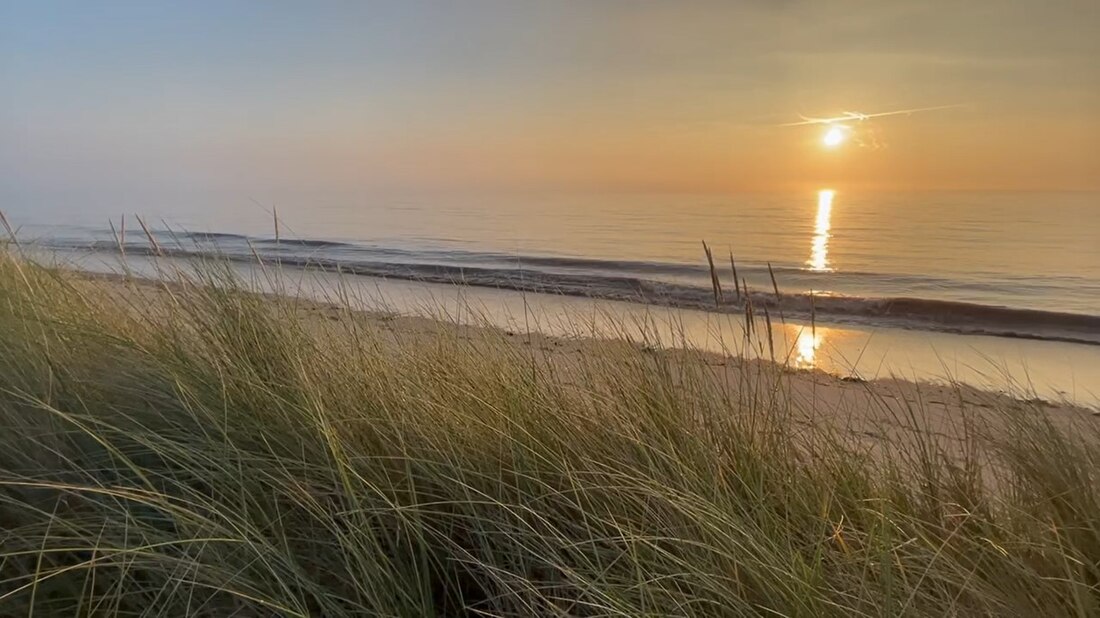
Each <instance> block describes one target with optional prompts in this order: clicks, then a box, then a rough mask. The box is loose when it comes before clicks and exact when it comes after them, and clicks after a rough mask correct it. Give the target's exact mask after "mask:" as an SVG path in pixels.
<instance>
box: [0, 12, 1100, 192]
mask: <svg viewBox="0 0 1100 618" xmlns="http://www.w3.org/2000/svg"><path fill="white" fill-rule="evenodd" d="M0 6H2V8H0V91H2V92H3V93H4V94H3V96H0V195H3V196H5V197H6V198H7V199H17V200H33V199H38V198H41V199H46V198H48V197H51V196H52V197H53V198H56V197H57V196H65V195H84V196H101V197H103V199H108V198H110V199H115V198H118V197H119V196H123V195H131V196H132V195H142V196H145V195H150V196H152V195H158V194H166V193H171V192H173V191H191V190H195V188H196V187H199V188H201V189H202V190H203V191H204V192H206V193H215V194H224V195H238V194H245V193H247V194H249V195H256V194H260V195H265V196H271V197H273V198H278V197H279V196H280V195H283V194H288V195H291V194H292V195H309V194H310V192H312V191H322V190H323V191H327V192H340V191H348V192H364V191H372V190H406V189H408V190H420V189H444V190H451V189H454V190H470V191H493V190H508V191H511V190H533V191H542V190H552V191H568V190H581V191H605V190H606V191H683V192H713V191H742V190H751V191H769V190H786V189H792V188H802V187H808V186H809V187H813V186H823V185H829V186H836V187H866V188H876V189H991V190H1018V189H1023V190H1030V189H1100V121H1098V119H1097V112H1098V111H1100V66H1098V64H1097V60H1096V59H1097V58H1100V2H1096V1H1095V0H1057V1H1053V2H1046V1H1038V0H976V1H970V2H947V1H944V0H933V1H930V2H911V1H909V0H883V1H881V2H859V1H855V0H842V1H836V2H811V1H801V0H750V1H746V2H725V1H723V2H717V1H715V2H702V1H697V2H691V1H681V2H656V1H648V0H637V1H628V0H607V1H605V2H590V1H580V0H574V1H565V0H563V1H560V2H545V3H526V2H512V1H506V0H500V1H490V0H480V1H471V2H463V3H451V2H446V3H445V2H420V1H412V2H401V3H396V2H395V3H386V4H377V3H375V4H361V5H359V6H351V5H350V4H349V5H343V6H336V5H335V4H329V3H325V6H323V7H320V6H314V5H313V4H312V3H301V4H292V3H257V4H255V5H246V4H244V3H223V2H195V3H186V4H167V3H166V4H161V3H155V2H152V3H142V4H141V5H140V6H138V5H136V4H135V3H105V4H98V3H97V5H96V6H95V7H92V6H91V5H89V4H86V3H75V2H74V3H50V2H42V3H14V2H13V3H5V4H2V5H0ZM948 104H958V105H960V107H957V108H952V109H947V110H939V111H930V112H925V113H918V114H913V115H911V116H892V117H887V118H879V119H871V120H868V121H866V122H864V123H859V126H858V127H857V128H858V131H859V133H858V135H859V139H857V140H849V141H847V142H846V143H845V144H843V145H842V146H841V147H839V148H837V149H832V150H830V149H826V148H823V147H822V145H821V143H820V140H821V135H822V134H823V132H824V130H825V127H822V126H801V127H779V126H776V125H778V124H781V123H785V122H792V121H797V120H798V118H799V116H798V115H799V114H805V115H812V116H830V115H835V114H839V113H840V112H843V111H858V112H864V113H872V112H880V111H890V110H895V109H902V108H912V107H925V106H938V105H948Z"/></svg>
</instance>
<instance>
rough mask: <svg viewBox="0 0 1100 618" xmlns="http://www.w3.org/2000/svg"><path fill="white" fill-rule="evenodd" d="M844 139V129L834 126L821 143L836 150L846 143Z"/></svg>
mask: <svg viewBox="0 0 1100 618" xmlns="http://www.w3.org/2000/svg"><path fill="white" fill-rule="evenodd" d="M844 138H845V135H844V128H843V127H840V126H837V125H833V126H831V127H829V130H828V131H826V132H825V137H823V138H822V139H821V141H822V143H824V144H825V146H826V147H827V148H836V147H837V146H839V145H840V144H841V143H843V142H844Z"/></svg>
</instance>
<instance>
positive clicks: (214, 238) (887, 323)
mask: <svg viewBox="0 0 1100 618" xmlns="http://www.w3.org/2000/svg"><path fill="white" fill-rule="evenodd" d="M188 239H190V241H191V242H194V243H195V247H194V248H193V249H192V248H184V247H183V246H182V243H183V242H185V241H187V240H188ZM169 240H170V241H172V242H175V243H177V245H179V246H174V247H173V246H161V245H157V246H150V245H149V244H148V242H146V241H144V240H143V241H137V242H134V241H131V242H128V243H126V245H125V247H124V251H120V250H119V245H118V244H115V243H113V242H107V241H97V242H94V243H92V244H90V245H88V244H74V245H65V244H64V243H62V244H59V245H56V246H51V245H49V244H47V246H46V247H45V249H46V250H48V251H75V252H88V253H103V254H105V255H113V256H114V257H116V258H119V259H121V258H125V259H127V260H129V259H132V258H135V257H136V258H143V259H165V258H167V259H179V260H196V259H198V260H201V259H207V258H212V257H213V258H217V259H221V260H226V261H230V262H233V263H236V264H239V265H242V266H245V267H251V266H254V265H255V264H256V260H257V257H259V258H260V259H263V260H265V261H268V262H269V263H275V264H278V265H280V266H281V267H290V268H294V269H302V270H324V271H329V272H341V273H344V274H347V275H355V276H361V277H373V278H385V279H391V280H394V279H396V280H404V281H411V282H417V283H429V284H438V285H466V286H472V287H479V288H485V289H504V290H510V291H514V292H517V293H521V294H522V293H534V294H554V295H561V296H570V297H575V298H583V299H589V300H604V301H616V302H629V303H637V304H645V305H649V306H660V307H667V308H671V309H679V310H692V311H706V312H711V313H715V314H718V315H741V316H744V315H746V312H747V311H749V312H750V313H751V311H752V310H755V313H756V314H760V313H762V312H763V311H766V310H769V309H770V311H771V313H772V314H773V315H784V314H785V315H786V316H787V317H788V318H790V319H792V320H797V321H801V322H807V323H809V322H811V321H815V320H816V321H820V322H823V323H829V324H835V325H838V326H856V327H867V328H876V327H885V328H895V329H904V330H912V331H914V332H930V333H945V334H954V335H968V336H989V337H1000V338H1007V339H1024V340H1031V341H1050V342H1060V343H1071V344H1078V345H1089V346H1098V347H1100V315H1093V314H1088V313H1081V312H1075V311H1067V310H1053V309H1038V308H1033V307H1021V306H1011V305H1006V304H991V303H980V302H969V301H962V300H952V299H945V298H924V297H917V296H910V295H904V294H902V295H897V296H879V297H865V296H853V295H848V294H841V293H832V292H828V291H824V292H820V293H817V294H814V293H808V292H798V291H790V290H787V291H784V290H780V293H779V295H778V296H777V295H776V294H775V292H774V291H773V285H774V283H775V277H774V274H773V273H772V272H771V270H770V267H769V268H768V269H762V267H761V266H760V265H758V264H745V265H742V266H741V269H742V270H745V269H750V270H754V271H759V272H756V275H757V276H758V277H764V278H765V279H770V281H771V283H767V284H766V285H763V286H762V287H759V285H760V284H759V282H757V284H755V285H758V287H756V288H752V289H751V290H750V288H749V286H748V284H747V283H745V290H744V293H742V291H741V289H740V287H739V286H740V284H738V287H737V290H736V295H734V294H732V293H730V292H731V291H730V290H728V289H727V290H726V294H724V295H722V294H721V292H719V293H718V294H716V293H715V291H714V290H713V289H712V288H711V287H705V286H700V285H692V284H688V283H686V280H681V279H680V278H679V275H683V274H684V273H679V275H678V276H677V277H672V278H667V279H661V278H648V276H649V275H652V274H655V273H647V272H646V269H644V268H642V269H641V270H639V266H638V264H641V263H633V262H619V261H601V260H597V259H590V258H567V257H539V256H524V257H523V258H522V260H521V261H520V264H521V265H520V266H519V268H518V269H517V268H516V265H515V264H508V265H505V264H504V262H506V261H507V260H506V259H505V256H501V255H498V254H492V253H489V254H485V256H487V257H486V258H485V259H488V260H489V261H487V262H485V263H484V264H479V263H472V264H466V265H459V264H448V263H443V262H439V263H436V262H431V263H429V262H420V261H408V260H409V258H412V257H414V256H415V252H410V253H408V255H403V254H400V253H399V254H397V255H394V256H393V258H395V259H391V260H388V261H378V260H377V259H356V260H345V259H338V258H335V257H331V256H329V257H326V256H325V254H324V253H322V252H323V251H325V250H328V249H338V250H339V249H348V250H356V251H362V250H364V248H361V247H357V246H355V245H351V244H347V243H343V242H334V241H301V240H299V241H294V240H287V241H275V240H271V239H264V238H251V237H246V236H240V235H235V234H224V233H218V234H212V233H183V234H182V235H180V236H176V235H173V236H171V237H170V238H166V239H163V241H164V242H168V241H169ZM219 242H237V243H247V246H246V247H244V248H238V249H231V248H230V247H228V246H223V245H222V244H219ZM203 243H208V244H209V246H204V244H203ZM379 251H381V250H379ZM394 251H397V250H395V249H387V250H385V251H382V254H388V253H391V252H394ZM475 255H481V254H475ZM368 257H369V255H368ZM375 257H376V258H377V257H378V256H375ZM400 258H403V259H405V260H406V261H401V260H400ZM489 258H491V259H489ZM516 259H517V260H518V259H520V258H518V257H517V258H516ZM444 261H445V260H444ZM528 262H530V264H529V266H530V268H529V269H525V268H523V265H525V264H527V263H528ZM541 262H546V263H547V264H545V265H542V266H540V263H541ZM559 262H560V263H561V266H560V267H559V266H557V264H558V263H559ZM489 264H496V266H489ZM582 264H583V265H585V266H584V267H583V268H581V266H580V265H582ZM617 264H625V265H627V266H629V265H631V264H634V267H633V269H632V268H627V269H626V270H624V271H623V272H621V273H620V272H614V267H615V265H617ZM601 265H602V266H601ZM651 266H656V265H651ZM665 266H666V267H675V268H676V269H677V270H680V269H687V270H688V271H690V272H692V273H694V276H698V277H703V276H709V275H706V270H705V267H701V266H689V265H685V264H667V265H665ZM607 268H611V269H612V270H606V269H607ZM605 270H606V272H605ZM718 270H719V272H717V273H716V275H717V279H718V280H719V281H720V282H721V280H722V279H723V278H725V277H727V276H728V275H729V273H727V272H723V271H722V270H721V269H718ZM777 270H778V271H780V279H781V280H782V277H783V272H782V271H783V270H784V269H782V268H779V269H777ZM589 271H591V272H589ZM798 272H802V271H798ZM598 273H603V274H598ZM728 283H729V282H728V281H726V282H723V283H720V285H723V286H728ZM811 289H812V288H811ZM720 296H721V297H722V300H721V302H717V301H718V300H719V297H720ZM750 304H751V305H753V307H752V308H751V309H750V308H749V307H748V305H750ZM757 317H759V315H758V316H757Z"/></svg>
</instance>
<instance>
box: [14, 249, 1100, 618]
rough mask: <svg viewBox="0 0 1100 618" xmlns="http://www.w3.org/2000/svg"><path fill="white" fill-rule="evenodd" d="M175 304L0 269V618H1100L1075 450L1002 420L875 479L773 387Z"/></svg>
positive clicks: (193, 297) (260, 305) (1081, 447)
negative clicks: (564, 361) (961, 451)
mask: <svg viewBox="0 0 1100 618" xmlns="http://www.w3.org/2000/svg"><path fill="white" fill-rule="evenodd" d="M175 280H176V281H175V283H174V284H173V285H172V286H165V287H163V289H161V290H160V291H159V292H150V291H149V290H148V288H147V287H146V288H139V287H135V288H134V289H133V290H131V291H130V292H126V293H118V292H117V291H116V292H110V291H108V288H107V286H103V285H100V284H95V283H89V282H88V281H87V280H85V279H81V278H79V277H76V276H74V275H71V274H68V273H65V272H61V271H52V270H48V269H45V268H42V267H39V266H35V265H32V264H31V263H29V262H27V261H24V260H22V259H20V258H19V257H18V255H17V254H15V253H13V252H12V251H9V252H8V253H2V252H0V615H4V616H8V615H12V616H17V615H18V616H31V615H35V616H131V615H132V616H192V615H193V616H228V615H240V616H462V615H470V616H737V615H759V616H906V615H908V616H951V615H958V616H977V615H989V616H1005V615H1020V616H1038V615H1045V616H1055V615H1077V616H1088V615H1095V614H1097V613H1098V612H1100V592H1098V590H1097V586H1098V585H1100V488H1098V484H1097V478H1096V470H1097V464H1098V463H1100V449H1098V447H1097V445H1098V444H1100V441H1097V435H1096V432H1095V431H1094V430H1082V431H1080V432H1076V433H1074V434H1072V435H1067V434H1065V433H1064V432H1060V431H1059V430H1057V429H1055V428H1054V427H1053V426H1052V425H1051V423H1049V422H1048V421H1047V420H1046V419H1045V418H1044V417H1043V416H1041V415H1039V414H1036V413H1032V414H1029V413H1027V411H1026V410H1025V411H1023V412H1021V411H1019V410H1016V409H1015V408H1014V409H1011V410H1004V411H1001V416H1002V417H1003V419H1004V421H1003V423H1002V426H1001V429H1000V431H997V432H985V433H983V434H982V435H981V437H979V436H978V435H977V432H976V433H975V435H974V436H971V437H970V438H968V440H969V441H970V442H972V445H971V446H970V447H969V448H967V449H966V453H967V454H966V455H965V456H963V457H957V456H951V455H947V454H945V453H943V452H942V451H940V450H938V449H937V448H935V446H934V445H932V444H931V443H930V442H928V441H924V440H910V441H905V442H903V443H899V444H896V445H890V446H888V447H887V448H884V449H883V450H882V451H881V452H882V453H885V455H881V454H880V455H874V454H870V453H868V452H867V451H865V450H860V449H859V448H858V447H857V446H856V443H855V442H854V441H851V440H849V439H847V438H846V437H845V436H844V435H842V434H839V433H835V432H833V431H830V430H828V429H826V428H824V427H821V428H816V429H815V428H811V430H810V431H809V432H807V431H806V430H805V428H804V427H801V426H799V427H800V428H798V429H797V430H796V426H795V423H793V422H791V421H790V419H792V418H794V417H796V416H800V417H802V418H806V417H807V416H808V417H810V418H813V417H814V415H816V416H822V415H825V414H828V413H829V412H830V411H829V410H816V411H815V410H791V409H788V407H789V406H790V405H791V404H789V403H779V402H781V401H787V400H784V399H782V398H776V397H770V396H769V395H768V394H769V393H771V392H774V390H775V389H776V388H783V387H782V380H783V377H782V376H783V373H782V372H780V371H776V372H774V375H772V374H771V373H768V372H752V373H751V375H746V376H745V378H744V379H743V380H741V381H740V382H738V381H734V383H735V384H740V385H741V387H742V388H741V390H740V391H739V392H737V393H733V392H730V391H729V389H727V388H725V387H722V386H720V384H726V382H724V381H718V380H713V379H711V376H710V374H709V372H711V371H713V370H714V368H712V367H707V366H706V365H704V364H703V363H702V362H699V363H693V362H686V361H683V360H682V359H681V360H679V361H674V360H672V357H671V355H668V354H662V353H651V352H648V351H646V350H644V349H640V348H633V347H630V346H618V347H615V348H614V349H615V350H616V352H615V353H613V354H602V355H596V354H593V355H588V356H584V355H582V357H581V358H579V359H577V361H576V363H575V365H574V366H572V367H569V368H563V367H561V366H560V364H559V365H556V364H555V363H553V362H550V361H548V360H547V359H546V358H545V357H544V356H542V355H540V354H539V353H537V351H535V350H534V347H533V346H532V347H525V346H522V345H508V344H506V343H505V342H503V341H498V340H497V339H496V338H495V337H496V335H494V334H493V333H492V332H487V333H486V334H483V335H482V336H478V337H473V338H464V337H463V336H462V335H461V332H462V331H461V329H457V328H451V329H447V328H441V329H439V330H438V332H436V333H434V334H431V335H421V336H417V337H408V338H403V337H401V336H395V335H394V334H393V333H390V332H388V331H385V330H384V329H383V328H382V327H381V326H380V325H379V324H380V323H379V322H378V321H371V320H365V319H361V316H359V315H357V314H355V313H354V312H351V311H343V312H339V311H334V312H332V313H331V315H332V316H333V317H334V318H335V319H331V320H322V319H317V318H316V317H310V315H309V313H308V312H306V311H303V309H302V306H301V303H298V302H296V301H294V300H293V299H286V298H285V299H272V298H270V297H262V296H259V295H256V294H253V293H251V292H249V290H248V289H246V288H247V286H245V285H243V284H242V283H241V282H240V281H238V280H235V279H234V278H233V277H232V276H231V275H230V274H228V271H227V270H226V269H221V268H219V267H218V266H217V265H207V266H204V267H202V268H200V269H199V270H198V271H196V272H194V273H190V274H188V275H183V274H178V275H177V276H176V277H175ZM115 288H116V289H117V288H118V286H117V285H116V286H115ZM500 337H502V338H503V335H500ZM727 370H731V369H727ZM732 370H735V371H736V369H732ZM761 381H764V382H766V383H765V384H760V382H761ZM772 381H774V382H772ZM750 382H751V383H753V384H751V385H750V384H749V383H750ZM746 393H749V394H751V395H749V396H747V395H746ZM917 412H919V411H917Z"/></svg>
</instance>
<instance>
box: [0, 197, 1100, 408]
mask: <svg viewBox="0 0 1100 618" xmlns="http://www.w3.org/2000/svg"><path fill="white" fill-rule="evenodd" d="M7 214H8V217H9V219H10V220H11V221H12V222H13V225H15V226H17V227H19V228H20V229H19V237H20V239H21V241H23V242H24V243H25V244H28V245H32V246H34V247H36V248H38V249H41V250H45V251H50V252H53V253H55V254H56V255H63V256H67V259H72V258H73V256H78V260H79V262H80V264H82V265H83V267H86V268H88V269H92V270H104V269H111V268H117V267H118V265H117V264H114V263H115V262H117V261H118V259H119V258H120V257H121V256H122V254H125V255H126V256H127V257H126V259H127V260H138V261H140V260H142V259H145V260H149V259H151V258H152V256H153V254H157V255H159V256H162V257H167V258H171V259H176V260H180V259H183V260H186V259H190V258H194V257H196V256H205V255H209V254H218V255H219V256H222V257H225V258H228V259H230V260H232V261H235V262H236V263H239V264H241V265H246V264H250V263H254V262H255V260H256V259H257V257H258V258H259V259H260V260H262V261H265V262H270V263H276V262H277V263H279V264H280V265H282V266H283V267H284V268H289V269H302V270H306V271H314V272H318V271H321V272H324V273H327V275H326V276H330V275H332V274H333V273H339V276H340V277H341V278H342V280H345V281H346V280H348V279H352V280H361V282H362V285H363V286H366V287H373V288H374V289H381V288H379V287H378V286H379V284H380V282H384V285H385V286H388V288H387V289H389V290H390V291H391V292H392V294H393V295H395V296H398V297H401V298H411V297H416V292H414V291H413V290H414V288H417V286H419V288H425V286H426V287H427V289H433V290H436V292H438V293H442V294H443V295H444V296H446V295H447V294H448V292H440V290H446V289H448V288H449V287H450V286H453V285H454V284H460V285H461V286H462V289H463V290H466V291H467V293H469V294H472V295H473V296H472V297H476V298H477V299H478V302H481V303H485V304H486V306H487V307H488V309H487V313H489V314H492V315H498V316H500V315H503V313H504V312H505V311H504V309H502V307H510V308H513V309H514V308H515V307H521V308H520V309H518V311H521V312H527V311H530V310H531V307H532V306H541V307H543V308H544V309H545V310H547V311H550V310H560V309H561V308H562V307H569V310H570V311H581V312H582V313H583V312H585V311H589V313H590V307H591V306H592V303H596V304H602V306H604V307H617V308H619V310H620V311H626V312H628V313H632V312H638V311H641V308H645V310H646V311H648V312H650V314H660V315H663V316H669V315H672V313H675V315H676V317H675V320H674V321H676V322H677V323H678V324H679V328H680V329H681V332H680V335H681V337H680V339H681V341H680V343H684V342H685V339H684V337H683V330H684V328H685V327H684V326H683V324H684V323H685V317H684V316H689V319H687V320H686V321H687V322H688V323H694V322H700V321H701V322H702V323H705V324H706V325H705V326H699V327H698V330H699V331H700V332H702V333H705V334H704V335H700V337H703V338H705V337H713V336H714V331H715V328H716V327H715V326H714V324H715V323H717V321H718V318H719V317H720V316H725V319H724V322H723V323H724V324H727V325H731V324H735V323H736V322H737V321H738V320H740V322H739V323H740V324H741V327H740V328H741V330H745V324H746V319H745V316H746V315H751V316H754V317H753V318H752V319H749V320H748V322H752V321H753V320H755V319H760V318H761V316H764V319H766V321H767V322H768V323H769V326H768V328H774V329H776V330H777V331H783V333H782V335H783V336H782V337H781V339H782V341H781V343H780V344H779V347H780V351H779V356H781V357H783V358H784V359H786V360H787V361H792V362H794V364H797V365H800V366H806V367H809V368H820V369H823V370H826V371H831V372H833V373H840V374H845V375H849V374H851V375H855V374H858V375H859V376H860V377H861V378H868V377H870V378H882V377H884V376H886V375H891V376H898V375H900V376H902V377H906V378H909V379H918V380H943V379H962V380H963V381H965V382H970V383H978V382H981V386H982V387H985V388H989V387H991V386H996V382H997V381H1000V382H1002V383H1004V384H1002V387H1003V388H1021V389H1023V390H1025V391H1027V393H1025V394H1028V393H1030V394H1033V395H1036V394H1037V395H1039V396H1043V397H1047V398H1063V399H1070V400H1073V401H1075V402H1084V403H1092V402H1093V401H1094V400H1097V401H1100V398H1097V393H1100V193H1094V192H1048V193H1040V192H1006V193H990V192H950V193H949V192H905V193H900V192H895V193H890V192H871V191H856V190H851V191H847V190H843V189H834V188H828V187H822V188H815V189H807V190H804V191H796V192H787V193H745V194H717V195H678V194H606V193H600V194H584V195H577V194H557V193H554V194H545V193H544V194H523V193H511V194H494V195H491V196H485V195H476V196H469V195H467V196H461V195H454V194H419V195H409V194H405V195H388V196H382V195H373V196H346V195H343V196H327V197H325V196H321V197H316V198H315V199H302V200H293V201H290V202H285V203H276V202H271V203H264V202H258V201H255V200H250V199H247V198H243V197H242V198H241V199H239V200H226V199H224V198H223V199H222V200H220V201H217V202H206V201H202V202H195V203H173V204H140V203H136V204H135V203H128V204H118V205H105V204H97V205H95V206H94V207H92V206H88V207H82V206H81V205H80V204H74V203H67V204H35V205H27V204H17V205H15V206H14V207H13V208H9V209H8V210H7ZM139 216H140V217H141V219H140V221H141V223H142V224H144V226H145V227H146V228H148V230H149V232H150V233H149V234H146V233H145V232H144V231H143V230H142V228H141V225H140V224H139V219H138V217H139ZM708 252H709V258H708ZM89 257H95V258H97V259H94V260H89V259H88V258H89ZM112 264H114V266H112ZM735 273H736V276H735ZM517 299H522V305H521V306H520V305H516V304H515V303H517V302H518V301H517ZM416 302H418V303H421V304H422V303H423V302H424V301H423V298H420V299H418V300H417V301H416ZM524 317H527V316H526V315H525V316H524ZM499 320H500V321H502V322H508V323H509V324H514V322H515V321H516V320H515V316H510V317H508V318H507V319H505V318H503V317H501V318H499ZM551 321H552V320H551ZM524 322H525V323H527V324H528V327H529V325H530V323H531V320H530V319H525V320H524ZM539 323H542V322H539ZM807 326H808V327H809V329H810V330H811V331H812V334H810V335H807V334H805V332H806V328H807ZM721 328H727V326H723V327H721ZM721 328H720V329H719V330H721ZM728 328H729V333H726V334H724V335H720V336H721V337H723V338H729V339H731V340H735V339H737V335H736V332H737V326H736V325H732V326H728ZM544 330H545V329H544ZM687 330H692V329H691V327H688V328H687ZM700 337H696V338H695V339H699V338H700ZM884 342H885V343H884ZM673 344H674V343H673ZM692 345H699V346H701V347H709V348H714V347H716V346H715V345H714V344H707V343H700V342H699V341H693V342H692ZM721 347H722V349H723V351H726V352H729V351H730V349H731V346H730V345H729V344H728V343H723V344H722V346H721ZM749 347H752V346H749ZM771 347H772V349H771V350H770V351H768V352H767V353H765V352H764V350H763V349H762V346H760V345H757V346H756V347H755V352H752V353H753V354H754V355H757V356H760V355H763V356H773V357H774V356H775V355H776V352H775V351H774V345H773V346H771ZM830 348H831V349H832V350H833V353H832V354H831V355H829V354H826V353H825V351H826V350H827V349H830ZM735 351H736V352H738V353H741V354H749V353H750V352H751V350H747V349H744V348H741V349H738V350H735ZM826 357H828V358H829V360H827V358H826ZM807 360H808V362H806V361H807ZM975 376H980V377H981V380H979V379H978V378H977V377H975ZM1006 385H1009V386H1006Z"/></svg>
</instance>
